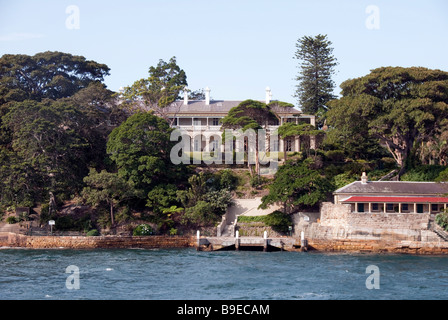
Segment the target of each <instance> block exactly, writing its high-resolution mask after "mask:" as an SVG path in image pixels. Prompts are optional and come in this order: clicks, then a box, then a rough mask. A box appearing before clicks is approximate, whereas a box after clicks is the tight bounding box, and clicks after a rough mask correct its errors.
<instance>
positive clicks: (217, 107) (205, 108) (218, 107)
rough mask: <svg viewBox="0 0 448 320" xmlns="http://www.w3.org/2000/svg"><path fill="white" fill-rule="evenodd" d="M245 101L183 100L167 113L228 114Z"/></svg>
mask: <svg viewBox="0 0 448 320" xmlns="http://www.w3.org/2000/svg"><path fill="white" fill-rule="evenodd" d="M241 102H243V101H238V100H211V101H210V105H206V104H205V100H190V101H188V105H184V102H183V101H176V102H174V103H173V104H172V105H171V106H169V107H167V109H166V111H167V113H175V114H178V115H181V114H183V113H186V114H191V113H197V114H200V113H223V114H227V113H228V112H229V111H230V109H232V108H234V107H236V106H238V105H239V104H240V103H241ZM283 109H285V112H280V113H289V114H291V113H293V114H300V111H298V110H297V109H295V108H292V109H291V108H283Z"/></svg>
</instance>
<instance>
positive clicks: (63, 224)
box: [55, 216, 76, 231]
mask: <svg viewBox="0 0 448 320" xmlns="http://www.w3.org/2000/svg"><path fill="white" fill-rule="evenodd" d="M55 226H56V227H57V229H58V230H60V231H68V230H73V229H75V228H76V226H75V221H74V219H73V218H72V217H70V216H62V217H57V218H56V219H55Z"/></svg>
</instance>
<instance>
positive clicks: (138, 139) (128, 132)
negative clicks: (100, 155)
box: [107, 113, 182, 192]
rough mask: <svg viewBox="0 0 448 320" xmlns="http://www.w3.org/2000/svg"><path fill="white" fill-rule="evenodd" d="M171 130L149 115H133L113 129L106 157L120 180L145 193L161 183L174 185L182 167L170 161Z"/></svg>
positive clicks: (162, 122) (166, 123)
mask: <svg viewBox="0 0 448 320" xmlns="http://www.w3.org/2000/svg"><path fill="white" fill-rule="evenodd" d="M172 130H173V129H171V128H170V126H169V124H168V122H166V121H165V120H164V119H162V118H160V117H158V116H155V115H153V114H151V113H136V114H134V115H132V116H131V117H129V118H128V119H127V120H126V121H125V122H123V123H122V124H121V125H120V126H119V127H117V128H115V129H114V130H113V131H112V133H111V134H110V136H109V140H108V142H107V153H108V154H109V155H110V158H111V160H112V161H114V163H115V164H116V166H117V168H118V173H119V174H120V176H122V177H123V178H125V179H126V180H131V181H132V182H134V183H135V185H136V187H137V188H139V189H143V190H145V191H146V192H148V191H149V190H150V189H152V188H153V187H154V186H156V185H158V184H160V183H166V182H167V181H170V182H174V181H176V180H177V174H178V171H179V170H181V169H182V166H181V165H178V166H174V165H173V164H172V162H171V160H170V150H171V148H172V147H173V146H174V142H171V141H170V133H171V131H172Z"/></svg>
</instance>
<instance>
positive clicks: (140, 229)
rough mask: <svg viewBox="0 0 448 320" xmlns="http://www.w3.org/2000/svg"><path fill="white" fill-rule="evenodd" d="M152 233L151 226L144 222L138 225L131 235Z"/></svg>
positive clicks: (148, 234)
mask: <svg viewBox="0 0 448 320" xmlns="http://www.w3.org/2000/svg"><path fill="white" fill-rule="evenodd" d="M152 234H153V230H152V228H151V226H150V225H149V224H146V223H144V224H140V225H138V226H137V227H136V228H135V229H134V231H133V232H132V235H134V236H150V235H152Z"/></svg>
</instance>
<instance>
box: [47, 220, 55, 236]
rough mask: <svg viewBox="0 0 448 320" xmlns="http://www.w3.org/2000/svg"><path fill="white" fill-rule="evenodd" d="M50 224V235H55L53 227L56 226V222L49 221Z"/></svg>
mask: <svg viewBox="0 0 448 320" xmlns="http://www.w3.org/2000/svg"><path fill="white" fill-rule="evenodd" d="M48 224H49V225H50V233H51V235H53V226H54V225H55V224H56V222H55V221H54V220H50V221H48Z"/></svg>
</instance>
